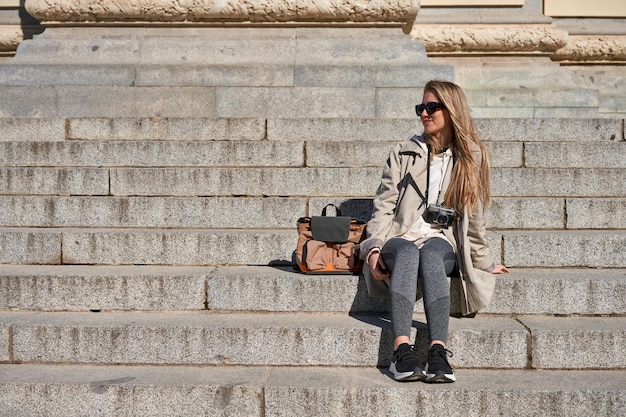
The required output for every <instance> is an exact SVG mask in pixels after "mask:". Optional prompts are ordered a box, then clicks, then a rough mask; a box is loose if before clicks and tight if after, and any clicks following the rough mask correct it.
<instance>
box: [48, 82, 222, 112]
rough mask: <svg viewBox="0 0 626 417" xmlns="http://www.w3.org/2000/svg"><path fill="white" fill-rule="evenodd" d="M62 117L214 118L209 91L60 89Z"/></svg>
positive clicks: (111, 88)
mask: <svg viewBox="0 0 626 417" xmlns="http://www.w3.org/2000/svg"><path fill="white" fill-rule="evenodd" d="M57 90H58V114H59V115H60V116H62V117H125V116H128V115H132V116H133V117H215V115H216V114H215V99H216V96H215V89H214V88H213V87H119V86H113V87H108V86H101V87H98V86H86V87H71V86H61V87H57Z"/></svg>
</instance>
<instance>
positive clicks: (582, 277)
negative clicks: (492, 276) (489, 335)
mask: <svg viewBox="0 0 626 417" xmlns="http://www.w3.org/2000/svg"><path fill="white" fill-rule="evenodd" d="M538 294H541V296H537V295H538ZM483 312H484V313H492V314H558V315H563V314H593V315H595V314H611V315H615V314H617V315H620V314H624V313H626V271H625V270H624V269H562V268H560V269H518V268H513V269H511V272H510V273H509V274H507V275H498V276H497V277H496V288H495V291H494V295H493V297H492V298H491V303H490V304H489V306H488V307H486V308H485V309H484V310H483Z"/></svg>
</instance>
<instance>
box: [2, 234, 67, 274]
mask: <svg viewBox="0 0 626 417" xmlns="http://www.w3.org/2000/svg"><path fill="white" fill-rule="evenodd" d="M60 262H61V233H60V231H58V230H45V229H0V264H35V265H37V264H58V263H60Z"/></svg>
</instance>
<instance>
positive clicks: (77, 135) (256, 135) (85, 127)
mask: <svg viewBox="0 0 626 417" xmlns="http://www.w3.org/2000/svg"><path fill="white" fill-rule="evenodd" d="M68 126H69V127H68V139H80V140H262V139H264V138H265V120H262V119H216V118H201V117H182V118H176V117H146V118H135V117H117V118H78V119H74V118H72V119H69V120H68Z"/></svg>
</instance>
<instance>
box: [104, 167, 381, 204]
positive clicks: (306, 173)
mask: <svg viewBox="0 0 626 417" xmlns="http://www.w3.org/2000/svg"><path fill="white" fill-rule="evenodd" d="M379 182H380V168H331V169H328V168H144V169H135V168H118V169H113V170H111V194H113V195H140V196H141V195H144V196H145V195H170V196H198V195H201V196H233V195H235V196H292V197H297V196H338V195H339V196H341V195H345V196H355V194H357V195H359V194H360V195H361V196H365V197H371V196H372V193H373V192H374V191H375V190H376V187H377V186H378V183H379ZM328 184H333V186H332V187H329V186H328Z"/></svg>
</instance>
